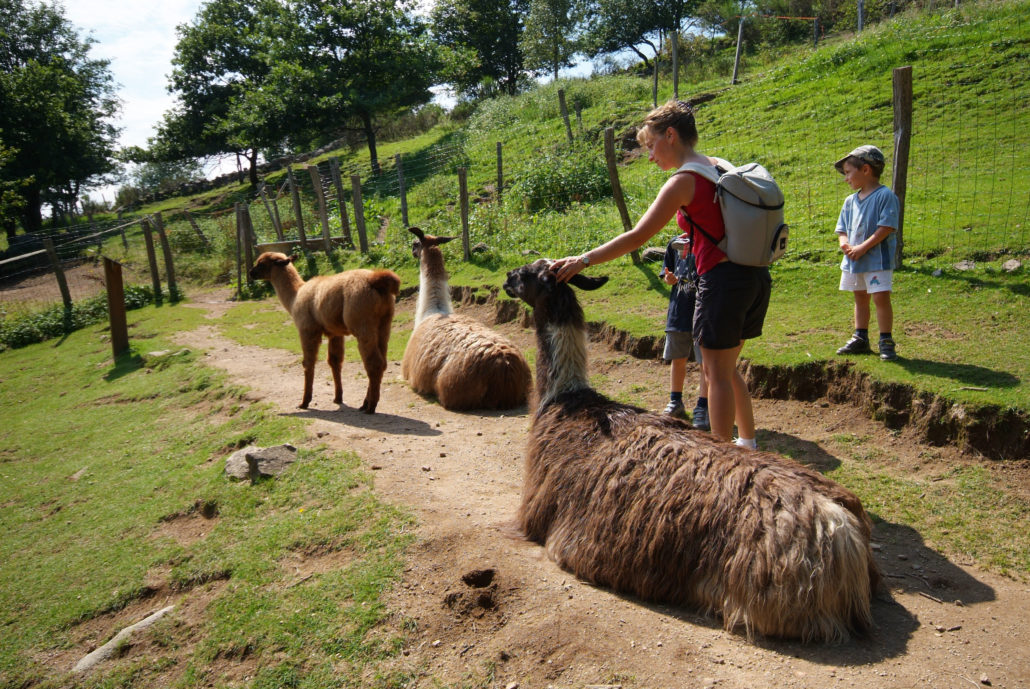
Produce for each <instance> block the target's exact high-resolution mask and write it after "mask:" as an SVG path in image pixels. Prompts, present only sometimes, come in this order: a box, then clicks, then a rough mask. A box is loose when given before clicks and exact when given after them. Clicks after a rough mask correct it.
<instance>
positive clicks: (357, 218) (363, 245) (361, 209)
mask: <svg viewBox="0 0 1030 689" xmlns="http://www.w3.org/2000/svg"><path fill="white" fill-rule="evenodd" d="M350 188H351V194H352V196H353V198H352V201H353V202H354V223H355V224H356V225H357V227H358V246H359V247H360V249H361V253H363V254H367V253H368V237H367V236H366V235H365V204H364V202H363V201H362V200H361V177H359V176H358V175H351V176H350Z"/></svg>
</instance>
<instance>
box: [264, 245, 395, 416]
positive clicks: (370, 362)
mask: <svg viewBox="0 0 1030 689" xmlns="http://www.w3.org/2000/svg"><path fill="white" fill-rule="evenodd" d="M294 260H295V257H293V256H287V255H286V254H280V253H275V252H265V253H263V254H261V255H260V256H258V258H257V261H255V262H254V267H253V268H251V269H250V276H251V277H252V278H254V279H255V280H268V281H269V282H270V283H272V287H274V288H275V293H276V295H277V296H278V297H279V301H280V302H281V303H282V305H283V307H285V308H286V310H287V311H288V312H289V314H290V315H291V316H292V317H293V322H294V324H296V326H297V332H298V334H299V335H300V346H301V349H302V350H303V352H304V398H303V400H302V401H301V403H300V408H301V409H307V408H308V405H309V404H310V403H311V388H312V383H313V381H314V378H315V361H317V360H318V348H319V346H320V345H321V344H322V336H323V335H325V336H326V337H327V338H328V339H329V368H330V369H331V370H332V373H333V383H334V384H335V386H336V393H335V395H334V396H333V402H335V403H336V404H342V403H343V387H342V385H341V383H340V368H341V367H342V366H343V338H344V337H345V336H346V335H353V336H354V338H355V339H356V340H357V341H358V352H359V353H360V354H361V361H362V362H364V364H365V372H366V373H367V374H368V390H367V391H366V392H365V400H364V402H362V403H361V407H359V410H360V411H363V412H366V413H368V414H374V413H375V410H376V405H378V404H379V388H380V386H381V384H382V381H383V372H384V371H385V370H386V347H387V345H388V344H389V342H390V324H391V323H392V322H393V310H394V304H395V302H396V300H397V293H398V291H400V284H401V280H400V278H399V277H397V275H396V273H394V272H392V271H389V270H365V269H358V270H347V271H344V272H342V273H339V274H337V275H323V276H316V277H313V278H311V279H310V280H308V281H307V282H305V281H304V278H302V277H301V276H300V273H298V272H297V269H296V268H295V267H294V266H293V261H294Z"/></svg>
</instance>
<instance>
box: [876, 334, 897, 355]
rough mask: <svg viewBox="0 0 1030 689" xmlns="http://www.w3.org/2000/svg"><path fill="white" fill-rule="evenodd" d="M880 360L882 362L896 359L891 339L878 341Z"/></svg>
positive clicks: (886, 338)
mask: <svg viewBox="0 0 1030 689" xmlns="http://www.w3.org/2000/svg"><path fill="white" fill-rule="evenodd" d="M880 358H881V359H883V360H884V361H894V360H895V359H897V358H898V353H897V352H895V351H894V340H893V338H890V337H885V338H883V339H882V340H880Z"/></svg>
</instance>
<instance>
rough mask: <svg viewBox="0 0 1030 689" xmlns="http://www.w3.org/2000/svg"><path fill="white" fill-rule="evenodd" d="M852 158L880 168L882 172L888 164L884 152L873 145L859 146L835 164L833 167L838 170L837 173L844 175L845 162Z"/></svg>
mask: <svg viewBox="0 0 1030 689" xmlns="http://www.w3.org/2000/svg"><path fill="white" fill-rule="evenodd" d="M851 157H855V158H858V159H859V160H861V161H863V162H865V163H869V164H870V165H872V166H873V167H874V168H879V169H880V170H882V169H883V168H884V165H886V164H887V160H886V158H884V157H883V151H881V150H880V149H878V148H877V147H876V146H873V145H872V144H866V145H864V146H859V147H858V148H856V149H855V150H853V151H852V152H851V153H849V154H847V155H846V156H844V157H843V158H841V159H840V160H838V161H837V162H836V163H834V164H833V167H835V168H837V172H839V173H841V174H844V161H845V160H847V159H848V158H851Z"/></svg>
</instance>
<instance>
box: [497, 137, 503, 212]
mask: <svg viewBox="0 0 1030 689" xmlns="http://www.w3.org/2000/svg"><path fill="white" fill-rule="evenodd" d="M503 193H504V165H503V164H502V160H501V142H500V141H498V142H497V203H498V204H499V203H500V202H501V194H503Z"/></svg>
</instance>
